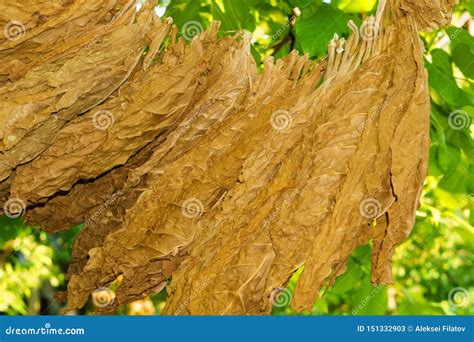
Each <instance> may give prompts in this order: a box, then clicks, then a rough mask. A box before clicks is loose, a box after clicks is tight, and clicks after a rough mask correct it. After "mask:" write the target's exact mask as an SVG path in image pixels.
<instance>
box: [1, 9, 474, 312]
mask: <svg viewBox="0 0 474 342" xmlns="http://www.w3.org/2000/svg"><path fill="white" fill-rule="evenodd" d="M376 6H377V1H376V0H333V1H329V0H325V1H321V0H168V1H166V0H160V1H157V7H156V13H157V14H158V15H159V16H161V17H168V16H171V17H173V21H174V23H175V24H176V25H177V26H178V28H179V32H180V35H181V36H182V37H183V38H184V39H186V40H190V39H192V37H193V36H194V35H196V34H199V33H200V32H202V31H203V30H205V29H206V28H207V27H209V25H210V23H211V22H212V21H213V20H219V21H221V32H220V34H221V35H233V34H235V33H236V32H238V31H242V30H246V31H249V32H251V33H252V34H253V40H252V54H253V55H254V57H255V59H256V61H257V64H258V65H259V68H261V61H262V59H263V58H265V57H267V56H274V57H275V58H276V59H278V58H282V57H284V56H286V55H287V54H288V53H289V52H290V51H292V50H297V51H299V52H300V53H307V54H308V55H309V56H311V57H312V58H314V59H317V58H321V57H323V56H324V55H325V54H326V51H327V44H328V42H329V40H330V39H331V38H332V37H333V35H334V33H335V32H337V33H338V34H339V36H347V35H348V33H349V29H348V28H347V26H346V24H347V22H348V20H350V19H352V20H353V21H354V22H356V23H357V24H359V25H360V23H361V21H362V20H363V19H364V18H366V17H368V16H370V15H373V14H374V11H375V9H376ZM472 15H474V0H467V1H464V0H461V3H460V5H459V6H458V7H457V8H456V10H455V13H454V16H453V21H452V24H451V26H449V27H447V28H444V29H439V30H435V31H434V32H430V33H422V34H421V35H420V36H421V39H422V40H423V42H424V44H425V47H426V54H425V65H426V68H427V69H428V71H429V85H430V92H431V100H432V112H431V139H432V146H431V150H430V164H429V176H428V178H427V180H426V183H425V189H424V193H423V197H422V204H421V207H420V208H419V210H418V212H417V222H416V225H415V227H414V229H413V231H412V233H411V235H410V237H409V238H408V239H407V241H406V242H404V243H403V244H402V245H400V246H399V247H398V249H397V253H396V255H395V257H394V260H393V273H394V281H395V283H394V284H393V285H384V286H378V287H374V286H372V285H371V284H370V267H371V265H370V248H371V247H370V245H369V244H367V245H365V246H362V247H360V248H359V249H357V250H356V251H355V252H354V254H353V255H352V257H351V258H350V260H349V263H348V269H347V272H346V273H345V274H344V275H342V276H340V277H338V278H337V281H336V283H335V285H334V286H333V287H332V288H331V289H329V290H327V291H326V292H325V293H321V295H322V298H321V299H319V300H318V301H317V302H316V303H315V305H314V307H313V310H312V312H311V313H310V314H313V315H326V314H329V315H443V314H447V315H472V314H474V265H473V261H474V253H473V251H474V234H473V233H474V227H473V226H474V139H473V138H474V125H473V119H474V89H473V81H474V37H473V36H474V21H473V18H472ZM80 230H81V226H78V227H74V228H72V229H70V230H68V231H65V232H62V233H59V234H55V235H48V234H46V233H44V232H41V231H40V230H38V229H37V228H35V227H28V226H25V225H24V224H23V223H22V221H21V219H9V218H7V217H5V216H3V217H1V218H0V314H8V315H18V314H20V315H25V314H29V315H38V314H43V315H48V314H60V313H61V308H62V306H63V305H62V304H61V303H59V302H57V301H56V300H55V299H54V298H53V295H54V293H55V292H57V291H62V290H65V287H66V281H65V277H64V274H65V272H66V270H67V265H68V263H69V260H70V253H71V245H72V243H73V241H74V239H75V237H76V236H77V234H78V233H79V232H80ZM298 275H299V274H298V273H297V274H295V275H294V277H293V278H292V279H291V281H290V283H289V284H288V287H287V288H286V289H282V291H281V293H280V295H279V297H278V298H276V300H275V301H274V302H275V305H274V309H273V314H275V315H293V314H296V313H295V312H293V311H292V310H291V308H290V307H289V306H288V305H287V304H288V303H289V300H288V299H289V298H290V297H291V295H292V291H293V289H294V286H295V282H296V281H297V278H298ZM165 300H166V290H163V291H162V292H160V293H159V294H157V295H155V296H152V297H149V298H145V299H143V300H141V301H137V302H134V303H131V304H129V305H127V306H124V307H122V308H120V309H118V310H117V311H116V312H115V313H116V314H123V315H126V314H128V315H147V314H159V313H160V310H161V309H162V308H163V306H164V301H165ZM93 312H94V307H93V304H92V301H91V303H89V304H88V306H86V308H85V309H83V310H82V311H80V312H76V314H93Z"/></svg>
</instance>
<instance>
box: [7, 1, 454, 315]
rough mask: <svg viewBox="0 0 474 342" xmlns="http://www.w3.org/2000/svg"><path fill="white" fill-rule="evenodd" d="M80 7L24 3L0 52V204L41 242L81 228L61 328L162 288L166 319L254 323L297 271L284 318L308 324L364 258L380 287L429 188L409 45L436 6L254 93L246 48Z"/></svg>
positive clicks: (424, 103) (276, 72) (288, 69)
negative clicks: (104, 299)
mask: <svg viewBox="0 0 474 342" xmlns="http://www.w3.org/2000/svg"><path fill="white" fill-rule="evenodd" d="M84 4H85V1H84V2H82V1H70V2H65V3H64V4H63V5H58V6H53V7H51V8H48V6H47V5H45V4H44V3H43V2H42V1H36V2H34V4H32V5H31V8H30V7H26V10H25V9H23V10H22V12H21V13H22V14H21V17H20V19H21V20H22V21H24V23H25V28H27V30H26V32H27V33H26V34H24V35H23V36H22V37H21V39H19V40H18V41H17V42H12V41H13V40H11V39H10V40H3V41H0V44H1V47H0V62H1V61H6V62H5V63H4V64H3V66H2V69H0V82H1V83H0V97H1V101H2V107H1V109H0V123H1V125H0V138H1V139H2V142H1V143H0V200H1V203H0V204H2V206H3V205H5V208H7V209H8V204H9V199H10V200H12V199H16V200H20V202H21V203H24V205H25V206H28V209H27V214H26V219H27V221H28V222H30V223H32V224H35V225H39V226H41V227H42V229H44V230H45V231H48V232H58V231H61V230H64V229H69V228H70V227H72V226H74V225H78V224H81V223H84V228H83V230H82V231H81V233H80V235H79V237H78V238H77V240H76V241H75V244H74V248H73V255H72V262H71V265H70V267H69V272H68V278H69V284H68V292H67V302H68V303H67V308H66V311H69V310H73V309H77V308H81V307H83V306H84V305H85V304H86V302H87V300H88V298H89V296H90V295H91V294H93V293H94V292H95V291H96V290H97V289H100V288H102V287H106V286H110V285H111V284H112V283H115V284H117V285H118V287H117V289H116V291H115V294H114V296H113V300H111V301H110V303H108V305H107V307H105V308H104V307H102V308H100V310H99V311H110V310H113V309H114V308H115V307H117V306H120V305H123V304H126V303H129V302H131V301H134V300H137V299H140V298H142V297H143V296H146V295H149V294H153V293H156V292H157V291H159V290H161V289H162V288H163V287H164V286H166V285H167V284H168V283H169V281H171V284H170V285H169V286H167V292H168V299H167V303H166V307H165V309H164V312H165V313H167V314H268V313H269V312H270V310H271V307H272V303H273V302H274V301H275V298H276V296H278V292H279V289H281V288H282V287H284V286H285V285H286V284H287V283H288V281H289V279H290V277H291V276H292V275H293V274H294V273H295V272H296V271H297V270H299V269H301V268H302V267H304V269H303V271H302V274H301V276H300V278H299V281H298V283H297V287H296V290H295V295H294V298H293V302H292V304H293V307H294V308H295V309H296V310H299V311H301V310H310V309H311V307H312V306H313V303H314V301H315V300H316V299H317V297H318V295H319V292H320V290H321V289H323V288H327V287H328V286H331V285H332V284H333V283H334V280H335V278H336V276H338V275H340V274H342V273H343V272H344V271H345V267H346V262H347V259H348V257H349V256H350V255H351V254H352V252H353V251H354V250H355V249H356V248H357V247H359V246H361V245H362V244H365V243H367V242H368V241H372V266H373V270H372V282H373V283H374V284H386V283H390V282H391V281H392V275H391V258H392V255H393V253H394V248H395V246H396V245H397V244H399V243H400V242H402V241H403V240H404V239H405V238H406V237H407V235H408V234H409V233H410V231H411V229H412V227H413V224H414V218H415V211H416V208H417V206H418V201H419V197H420V192H421V189H422V184H423V180H424V178H425V174H426V168H427V156H428V147H429V112H430V102H429V94H428V86H427V73H426V70H425V69H424V67H423V60H422V54H423V45H422V43H421V42H420V39H419V38H418V31H419V30H426V29H431V28H433V27H437V26H439V25H443V24H445V23H446V22H448V20H449V15H450V14H449V11H450V9H451V7H452V6H453V5H454V1H450V0H444V1H441V2H429V1H421V0H388V1H381V2H380V4H379V8H378V11H377V14H376V16H375V17H370V18H368V19H366V20H365V21H364V22H363V24H362V26H361V27H357V26H356V25H355V24H354V23H352V22H349V23H348V26H349V28H350V29H351V30H352V34H351V35H350V37H349V38H348V39H347V40H345V39H343V38H339V37H337V36H335V37H334V39H333V40H332V41H331V42H330V44H329V51H328V56H327V58H325V59H324V60H322V61H311V60H309V59H308V57H307V56H298V54H296V53H291V54H290V55H289V56H287V57H286V58H284V59H282V60H278V61H276V62H274V61H273V60H272V59H271V58H268V59H267V60H265V61H264V70H263V72H262V73H260V74H259V73H257V71H256V63H255V61H254V59H253V57H252V56H251V53H250V40H251V37H250V35H248V34H237V35H236V36H235V37H232V38H222V39H219V38H217V32H218V29H219V25H218V24H217V23H215V24H214V25H213V26H212V27H211V28H210V29H209V30H208V31H206V32H204V33H203V34H201V35H200V36H199V37H195V38H194V39H193V40H192V42H191V43H189V44H187V43H185V42H184V40H183V39H182V38H181V39H176V36H177V30H176V28H175V27H173V26H172V24H171V22H170V21H166V22H162V21H160V19H159V18H158V17H156V15H155V14H154V13H153V4H152V3H148V4H145V6H143V8H142V9H141V10H140V12H138V14H137V15H135V10H134V8H135V2H130V3H125V2H123V1H100V2H97V3H96V4H94V6H92V7H88V6H85V5H84ZM14 6H15V5H14V4H13V2H12V3H7V4H5V5H2V6H0V10H1V9H2V8H3V9H5V11H4V13H6V14H4V15H1V16H0V23H2V24H3V23H4V22H5V21H8V19H9V18H11V16H12V13H17V10H16V9H15V7H14ZM44 7H46V8H44ZM43 8H44V9H43ZM38 11H39V12H38ZM0 12H2V11H0ZM36 12H38V13H44V14H41V15H40V14H35V13H36ZM35 15H36V16H37V17H39V18H42V16H46V17H47V18H46V19H47V20H46V19H45V18H43V19H41V20H39V19H34V17H35ZM111 15H113V18H111V17H110V16H111ZM32 18H33V19H32ZM64 30H68V32H69V31H70V32H71V36H70V39H69V40H68V42H62V39H61V33H62V32H64ZM15 38H16V37H15ZM58 42H59V43H58ZM52 46H54V48H53V49H52V50H51V51H50V49H49V48H48V47H52Z"/></svg>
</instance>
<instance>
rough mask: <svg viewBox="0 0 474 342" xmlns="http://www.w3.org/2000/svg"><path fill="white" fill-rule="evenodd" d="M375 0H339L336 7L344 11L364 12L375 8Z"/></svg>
mask: <svg viewBox="0 0 474 342" xmlns="http://www.w3.org/2000/svg"><path fill="white" fill-rule="evenodd" d="M376 3H377V0H340V1H338V3H337V7H338V8H339V9H341V10H343V11H344V12H346V13H366V12H370V11H372V10H373V9H374V8H375V4H376Z"/></svg>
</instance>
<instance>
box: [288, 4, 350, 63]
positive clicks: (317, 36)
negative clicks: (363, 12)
mask: <svg viewBox="0 0 474 342" xmlns="http://www.w3.org/2000/svg"><path fill="white" fill-rule="evenodd" d="M349 19H351V17H350V16H349V15H347V14H345V13H344V12H342V11H341V10H339V9H337V8H334V7H332V6H331V5H328V4H325V3H323V4H321V6H319V8H318V10H317V11H316V13H315V14H314V15H312V16H310V17H307V18H303V20H301V21H298V22H297V23H296V25H295V36H296V43H297V46H298V47H300V48H301V49H302V50H303V52H306V53H308V54H309V55H310V56H311V57H319V56H322V55H324V54H325V53H326V51H327V46H328V44H329V41H330V40H331V39H332V37H333V36H334V32H337V33H338V34H339V35H346V34H348V33H349V28H348V27H347V22H348V21H349Z"/></svg>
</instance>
